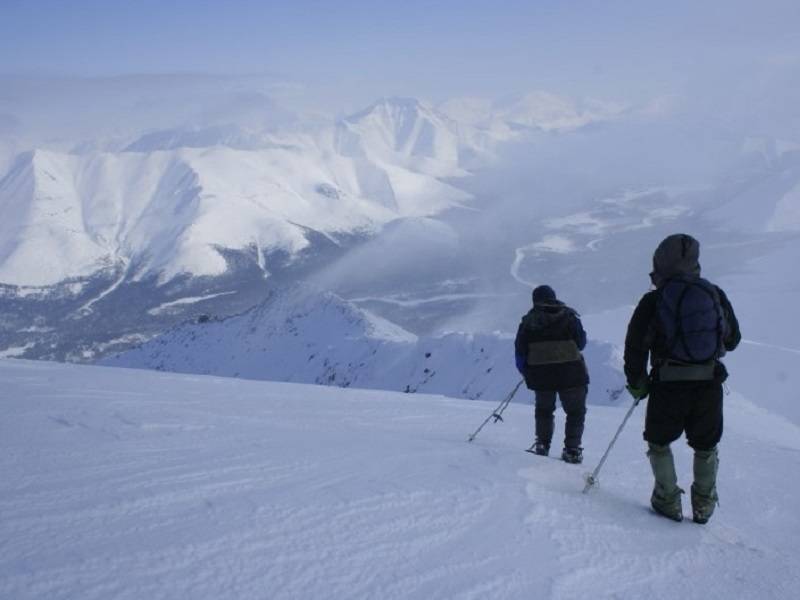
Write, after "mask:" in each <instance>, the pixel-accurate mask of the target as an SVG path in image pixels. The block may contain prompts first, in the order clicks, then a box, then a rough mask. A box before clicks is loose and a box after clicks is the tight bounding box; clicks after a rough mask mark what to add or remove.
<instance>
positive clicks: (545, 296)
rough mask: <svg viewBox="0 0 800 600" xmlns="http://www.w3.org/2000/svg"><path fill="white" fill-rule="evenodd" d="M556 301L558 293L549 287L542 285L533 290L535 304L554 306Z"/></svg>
mask: <svg viewBox="0 0 800 600" xmlns="http://www.w3.org/2000/svg"><path fill="white" fill-rule="evenodd" d="M555 301H556V293H555V291H554V290H553V288H551V287H550V286H549V285H540V286H538V287H535V288H534V289H533V303H534V304H552V303H554V302H555Z"/></svg>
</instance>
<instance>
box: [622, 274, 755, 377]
mask: <svg viewBox="0 0 800 600" xmlns="http://www.w3.org/2000/svg"><path fill="white" fill-rule="evenodd" d="M714 287H715V288H716V290H717V293H718V294H719V301H720V305H721V306H722V310H723V313H724V314H725V319H726V321H727V325H728V331H727V336H726V337H725V339H724V340H723V344H724V346H725V350H726V351H730V350H734V349H735V348H736V347H737V346H738V345H739V342H740V341H741V339H742V334H741V332H740V331H739V321H738V320H737V319H736V315H735V314H734V312H733V307H732V306H731V303H730V301H729V300H728V297H727V296H726V295H725V292H723V291H722V290H721V289H720V288H719V287H717V286H714ZM658 295H659V290H657V289H656V290H651V291H649V292H647V293H646V294H645V295H644V296H642V299H641V300H640V301H639V304H638V306H637V307H636V309H635V310H634V311H633V316H632V317H631V320H630V323H629V324H628V333H627V335H626V336H625V377H626V379H627V380H628V383H629V384H631V385H638V384H640V383H641V382H642V381H643V380H644V379H645V378H646V377H647V358H648V355H649V357H650V365H651V366H653V365H656V364H658V362H659V361H660V360H661V359H663V358H665V357H666V356H667V349H666V340H665V338H664V336H663V335H662V334H661V332H660V331H659V329H658V327H657V326H656V324H657V314H656V312H657V304H658ZM727 376H728V373H727V371H726V370H725V365H723V364H722V363H721V362H719V361H717V366H716V370H715V377H714V378H715V380H717V381H724V380H725V379H726V378H727Z"/></svg>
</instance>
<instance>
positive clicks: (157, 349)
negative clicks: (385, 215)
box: [101, 286, 624, 404]
mask: <svg viewBox="0 0 800 600" xmlns="http://www.w3.org/2000/svg"><path fill="white" fill-rule="evenodd" d="M513 354H514V342H513V338H511V337H509V336H504V335H499V334H465V333H450V334H447V335H442V336H435V337H434V336H424V337H420V336H416V335H414V334H412V333H409V332H407V331H405V330H403V329H402V328H400V327H398V326H397V325H394V324H393V323H390V322H389V321H386V320H385V319H382V318H380V317H378V316H376V315H374V314H372V313H370V312H369V311H366V310H363V309H360V308H358V307H357V306H356V305H355V304H353V303H351V302H347V301H345V300H343V299H342V298H339V297H338V296H336V295H334V294H332V293H330V292H316V291H313V290H311V289H309V288H306V287H304V286H298V287H293V288H291V289H288V290H284V291H282V292H280V293H277V294H275V295H274V296H273V297H271V298H269V299H267V300H265V301H264V302H262V303H261V304H259V305H258V306H255V307H254V308H253V309H251V310H249V311H247V312H246V313H244V314H242V315H239V316H235V317H229V318H226V319H213V318H205V317H203V318H201V319H200V321H199V322H189V323H184V324H182V325H180V326H178V327H176V328H174V329H172V330H170V331H168V332H166V333H165V334H163V335H161V336H158V337H156V338H154V339H152V340H150V341H148V342H146V343H144V344H142V345H141V346H139V347H137V348H134V349H132V350H129V351H127V352H124V353H123V354H121V355H118V356H114V357H110V358H107V359H104V360H102V361H101V364H105V365H110V366H124V367H136V368H144V369H156V370H165V371H176V372H180V373H199V374H211V375H221V376H227V377H242V378H247V379H264V380H271V381H293V382H301V383H317V384H324V385H337V386H341V387H359V388H374V389H384V390H395V391H404V392H419V393H437V394H445V395H447V396H451V397H462V398H472V399H476V398H498V397H502V396H504V395H505V394H507V393H508V392H509V388H510V387H513V385H514V382H515V381H518V380H519V375H518V373H517V371H516V369H515V367H514V361H513ZM585 356H586V360H587V364H588V365H589V368H590V376H591V379H592V384H591V386H590V401H592V402H594V403H598V404H606V403H610V402H613V401H615V400H616V399H617V397H618V396H619V394H620V392H621V390H622V387H623V385H624V382H623V380H622V376H621V374H620V371H619V365H618V357H617V356H616V355H615V352H614V348H613V346H612V345H611V344H607V343H601V342H594V341H592V342H590V343H589V345H588V347H587V349H586V351H585ZM527 395H528V394H522V393H520V394H519V396H520V398H519V399H520V400H521V399H522V398H523V397H525V398H527Z"/></svg>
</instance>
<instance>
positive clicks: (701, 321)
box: [625, 234, 741, 523]
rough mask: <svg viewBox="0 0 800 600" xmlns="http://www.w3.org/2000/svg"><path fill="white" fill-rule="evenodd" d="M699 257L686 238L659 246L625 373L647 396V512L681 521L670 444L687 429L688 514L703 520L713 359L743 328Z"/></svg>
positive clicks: (712, 421) (715, 429)
mask: <svg viewBox="0 0 800 600" xmlns="http://www.w3.org/2000/svg"><path fill="white" fill-rule="evenodd" d="M699 257H700V244H699V243H698V241H697V240H696V239H694V238H693V237H691V236H689V235H685V234H675V235H671V236H669V237H667V238H665V239H664V240H663V241H662V242H661V244H659V246H658V248H657V249H656V251H655V254H654V255H653V271H652V273H650V279H651V281H652V283H653V284H654V286H655V289H654V290H651V291H649V292H647V293H646V294H645V295H644V296H643V297H642V299H641V300H640V301H639V304H638V306H637V307H636V309H635V310H634V313H633V316H632V317H631V320H630V323H629V325H628V332H627V336H626V338H625V376H626V378H627V381H628V390H629V391H630V393H631V395H632V396H633V397H634V398H636V399H637V400H641V399H643V398H645V397H647V396H648V394H649V396H650V399H649V400H648V403H647V415H646V417H645V428H644V439H645V440H646V441H647V443H648V452H647V455H648V457H649V458H650V464H651V467H652V469H653V475H654V478H655V485H654V489H653V493H652V496H651V499H650V502H651V505H652V506H653V509H654V510H655V511H656V512H658V513H659V514H662V515H664V516H666V517H669V518H671V519H674V520H676V521H680V520H682V519H683V511H682V507H681V494H682V493H683V490H682V489H681V488H680V487H678V483H677V475H676V473H675V463H674V460H673V456H672V451H671V450H670V444H671V443H672V442H674V441H675V440H677V439H678V438H679V437H680V436H681V434H682V433H683V432H686V439H687V442H688V443H689V446H690V447H691V448H693V449H694V473H693V474H694V482H693V484H692V488H691V492H692V493H691V501H692V514H693V519H694V521H695V522H698V523H706V522H707V521H708V519H709V518H710V517H711V515H712V513H713V512H714V507H715V505H716V503H717V488H716V479H717V468H718V465H719V458H718V455H717V444H718V443H719V441H720V439H721V438H722V383H723V381H725V379H726V378H727V376H728V372H727V370H726V369H725V365H724V364H723V363H722V362H721V361H720V360H719V358H720V357H721V356H722V355H723V354H724V353H725V352H726V351H730V350H733V349H735V348H736V346H737V345H738V344H739V341H740V340H741V333H740V331H739V323H738V321H737V319H736V315H735V314H734V312H733V307H732V306H731V303H730V302H729V301H728V298H727V296H726V295H725V292H723V291H722V290H721V289H720V288H719V287H717V286H715V285H713V284H711V283H709V282H708V281H706V280H705V279H702V278H701V277H700V263H699ZM693 303H694V305H693ZM648 356H649V359H650V367H651V368H650V373H649V375H648V372H647V367H648Z"/></svg>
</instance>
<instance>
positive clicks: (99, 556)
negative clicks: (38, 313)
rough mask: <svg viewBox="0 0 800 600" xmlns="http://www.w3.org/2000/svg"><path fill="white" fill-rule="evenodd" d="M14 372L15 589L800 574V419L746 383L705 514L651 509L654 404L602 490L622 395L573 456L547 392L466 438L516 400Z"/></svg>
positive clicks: (434, 586) (589, 591)
mask: <svg viewBox="0 0 800 600" xmlns="http://www.w3.org/2000/svg"><path fill="white" fill-rule="evenodd" d="M0 378H2V381H3V382H4V385H3V388H2V392H1V393H2V403H3V413H4V417H3V419H2V420H0V474H2V478H1V479H0V481H2V490H3V493H2V494H0V515H2V519H0V597H3V598H14V599H16V600H27V599H44V598H47V599H48V600H54V599H56V600H57V599H74V598H81V599H82V600H93V599H103V600H108V599H109V598H115V599H126V598H130V599H140V598H151V599H153V600H156V599H160V598H165V599H166V598H185V597H191V598H194V599H195V600H203V599H205V598H208V599H214V600H218V599H220V598H270V599H271V600H281V599H289V598H292V599H295V598H304V599H315V598H325V599H331V598H337V599H338V598H348V599H361V598H363V599H372V598H382V599H387V600H388V599H392V598H403V599H412V598H419V599H425V600H427V599H429V598H463V599H467V598H494V599H523V598H553V599H578V598H581V599H582V598H642V597H648V598H651V599H652V600H659V599H669V600H672V599H674V598H687V599H689V598H710V599H714V598H718V599H729V598H759V599H765V600H768V599H772V598H775V599H780V600H785V599H786V598H791V597H793V596H794V595H795V592H796V590H797V588H798V585H800V574H799V573H800V569H798V567H799V566H800V562H798V561H799V560H800V559H798V556H797V539H798V535H799V534H800V517H798V512H797V509H796V506H795V502H794V498H795V497H796V495H797V491H798V489H797V482H796V481H794V480H793V479H792V478H787V477H786V474H787V473H793V472H797V470H798V468H800V435H798V434H800V431H799V430H798V429H797V427H795V426H792V425H789V424H788V423H787V422H786V421H785V420H783V419H781V418H779V417H776V416H774V415H772V414H770V413H768V412H765V411H763V410H760V409H757V408H755V407H753V406H752V405H751V404H750V403H749V402H748V401H747V400H746V399H745V398H743V397H741V396H739V395H738V394H735V393H734V394H732V395H731V396H729V397H728V398H727V399H726V411H727V413H726V436H725V438H724V439H723V442H722V445H721V471H720V481H719V491H720V497H721V506H720V507H719V508H718V510H717V512H716V514H715V515H714V517H713V519H712V521H711V522H710V523H709V524H708V525H706V526H699V525H695V524H693V523H691V522H690V521H688V522H684V523H680V524H677V523H674V522H671V521H667V520H665V519H662V518H660V517H657V516H654V515H653V514H651V512H650V511H649V508H648V505H647V502H648V498H649V492H650V489H649V488H650V485H651V481H650V475H649V467H648V464H647V459H646V457H645V455H644V447H643V442H642V441H641V434H640V430H641V425H642V418H643V410H642V408H639V409H638V411H637V412H636V413H635V415H634V417H633V418H632V419H631V422H630V423H629V425H628V427H627V428H626V429H625V430H624V431H623V433H622V435H621V437H620V439H619V441H618V443H617V445H616V447H615V449H614V451H613V453H612V454H611V455H610V457H609V460H608V462H607V463H606V465H605V467H604V470H603V472H602V474H601V482H600V486H599V487H598V488H596V489H594V490H593V491H592V492H590V494H588V495H583V494H581V489H582V487H583V480H582V472H583V471H586V470H588V469H589V468H590V467H593V466H594V465H595V464H596V462H597V461H598V460H599V458H600V456H601V454H602V452H603V450H604V449H605V446H606V445H607V442H608V440H610V438H611V436H612V435H613V433H614V431H615V430H616V428H617V426H618V424H619V423H620V421H621V419H622V416H623V414H624V411H625V407H624V406H616V407H602V406H593V407H591V408H590V411H589V414H588V421H587V429H586V435H585V444H584V445H585V447H586V464H584V465H583V466H580V467H576V466H573V465H567V464H564V463H562V462H561V461H558V460H552V459H544V458H540V457H535V456H533V455H531V454H527V453H525V452H522V449H523V448H525V447H527V445H528V444H529V442H530V438H531V433H532V409H531V408H530V407H529V406H521V405H512V406H510V407H509V408H508V410H507V411H506V412H505V414H504V416H505V421H504V422H503V423H499V424H490V425H487V426H486V428H485V429H484V430H483V431H482V432H481V435H480V436H479V437H478V438H477V439H476V440H475V441H474V442H473V443H471V444H469V443H467V442H466V437H467V435H468V434H469V433H470V432H472V431H473V430H474V429H475V428H476V427H477V425H478V424H479V423H480V422H481V421H482V420H483V419H484V418H485V416H487V415H488V414H489V413H490V412H491V411H492V410H493V409H494V408H495V406H496V400H497V399H492V400H491V401H486V402H483V401H465V400H453V399H448V398H443V397H440V396H421V395H419V396H417V395H407V394H405V395H400V394H395V393H389V392H378V391H366V390H354V389H347V390H345V389H340V388H330V387H319V386H307V385H296V384H280V383H265V382H253V381H240V380H231V379H221V378H214V377H201V376H186V375H175V374H165V373H153V372H142V371H132V370H124V369H110V368H100V367H85V366H75V365H64V364H61V365H57V364H50V363H42V362H26V361H13V360H0ZM562 418H563V417H561V416H559V420H558V423H559V430H557V435H560V425H561V422H562ZM675 450H676V455H677V460H678V466H679V471H680V482H681V484H682V485H683V486H684V487H687V486H688V485H689V481H688V477H689V472H690V463H689V455H688V451H687V450H686V448H685V447H684V446H683V444H676V446H675ZM687 489H688V487H687ZM687 511H688V507H686V506H685V507H684V512H687Z"/></svg>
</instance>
